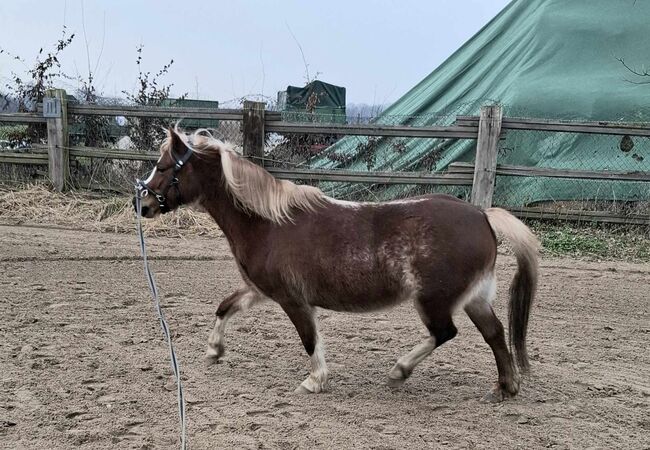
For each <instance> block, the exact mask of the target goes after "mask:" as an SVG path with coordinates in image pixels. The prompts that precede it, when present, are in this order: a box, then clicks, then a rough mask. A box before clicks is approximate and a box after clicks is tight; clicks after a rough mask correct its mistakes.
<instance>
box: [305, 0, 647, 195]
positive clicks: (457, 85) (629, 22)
mask: <svg viewBox="0 0 650 450" xmlns="http://www.w3.org/2000/svg"><path fill="white" fill-rule="evenodd" d="M434 45H435V43H434ZM618 59H623V60H624V61H625V62H626V63H627V64H628V65H629V66H632V67H636V68H639V69H641V67H642V65H644V64H645V66H646V67H647V66H648V65H650V1H648V0H637V1H634V0H515V1H513V2H511V3H510V4H509V5H508V6H507V7H506V8H505V9H504V10H503V11H502V12H501V13H499V14H498V15H497V16H496V17H495V18H494V19H493V20H491V21H490V22H489V23H488V24H487V25H486V26H485V27H483V28H482V29H481V30H480V31H479V32H478V33H477V34H476V35H475V36H474V37H472V38H471V39H470V40H469V41H468V42H467V43H465V44H464V45H463V46H462V47H461V48H460V49H458V50H457V51H456V52H455V53H454V54H453V55H452V56H450V57H449V58H448V59H447V60H446V61H445V62H444V63H443V64H441V65H440V66H439V67H438V68H437V69H436V70H434V71H433V72H432V73H431V74H430V75H429V76H427V77H426V78H425V79H424V80H422V81H421V82H420V83H419V84H417V85H416V86H415V87H414V88H413V89H411V90H410V91H409V92H407V93H406V94H405V95H404V96H403V97H402V98H400V99H399V100H398V101H397V102H395V103H394V104H393V105H391V106H390V107H389V108H388V109H387V110H385V111H384V112H383V114H382V115H381V116H379V117H378V118H377V119H376V120H375V122H376V123H380V124H382V123H383V124H410V123H413V124H418V125H435V124H449V123H451V122H453V119H454V117H455V116H456V115H458V114H478V111H479V108H480V106H481V105H482V104H493V103H499V104H501V105H503V108H504V115H506V116H510V117H539V118H549V119H568V120H610V121H634V122H648V121H650V84H645V85H643V84H635V83H638V82H641V81H646V82H648V81H650V77H648V78H641V77H636V76H635V75H634V74H632V73H631V72H630V71H628V70H627V69H626V68H625V67H624V66H623V64H621V62H620V61H619V60H618ZM405 70H408V68H405ZM441 116H442V117H441ZM441 143H442V141H438V140H431V139H405V140H402V141H401V142H400V145H399V146H396V145H395V139H394V138H392V139H382V140H380V141H379V142H376V143H374V144H373V145H374V148H375V152H376V157H375V165H374V166H372V167H370V168H371V169H372V170H421V169H422V167H423V160H425V161H427V160H428V161H430V160H431V154H432V152H437V153H438V154H437V155H436V156H435V158H434V159H435V160H437V163H436V165H435V170H438V171H439V170H444V169H445V168H446V167H447V166H448V164H450V163H451V162H454V161H472V160H473V158H474V149H475V142H474V141H457V142H448V141H447V142H446V144H445V145H444V146H443V148H442V149H437V148H438V147H439V146H440V145H441ZM632 144H633V146H632V148H630V147H629V142H627V144H626V143H624V142H622V140H621V137H620V136H619V137H617V138H616V137H610V136H598V137H594V136H587V135H575V134H566V133H542V132H524V131H515V132H508V133H507V134H506V139H505V140H504V141H502V142H501V152H500V153H501V154H500V156H499V162H500V163H503V164H519V165H526V166H539V167H553V168H572V169H582V170H603V169H604V170H606V169H611V170H640V171H650V143H649V142H648V139H645V138H644V139H641V138H638V139H637V138H633V139H632ZM396 148H397V149H399V151H396ZM436 149H437V150H436ZM330 150H331V152H332V153H334V154H335V156H334V157H323V158H321V159H319V160H318V161H315V165H316V166H317V167H331V168H335V167H337V168H349V169H355V170H366V169H367V168H368V165H367V158H355V157H354V155H355V153H356V152H358V150H359V138H355V137H347V138H345V139H343V140H341V141H339V142H338V143H337V144H336V145H335V146H334V147H333V148H331V149H330ZM350 157H352V158H351V159H350ZM427 158H428V159H427ZM341 161H343V162H341ZM333 188H334V187H333ZM349 189H351V187H350V186H344V185H338V186H337V187H336V188H334V193H335V194H339V195H345V193H346V192H349ZM395 194H396V190H395V189H387V190H385V191H383V194H381V195H384V196H394V195H395ZM589 196H591V197H597V198H600V199H617V200H619V199H623V200H637V199H646V200H647V199H649V197H650V188H649V187H648V186H647V183H646V184H643V183H630V182H589V184H588V185H587V184H584V183H582V184H580V183H579V182H575V181H572V180H558V179H543V180H539V179H525V178H514V177H511V178H506V177H500V178H499V179H498V180H497V192H496V199H495V201H496V202H497V203H500V204H507V205H518V204H524V203H532V202H535V201H542V200H575V199H585V198H587V197H589Z"/></svg>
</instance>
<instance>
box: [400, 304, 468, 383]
mask: <svg viewBox="0 0 650 450" xmlns="http://www.w3.org/2000/svg"><path fill="white" fill-rule="evenodd" d="M416 306H417V307H418V308H417V309H418V312H419V313H420V317H421V318H422V321H423V322H424V324H425V325H426V327H427V328H428V330H429V333H430V334H431V336H430V337H428V338H426V339H425V340H424V341H423V342H421V343H420V344H418V345H416V346H415V347H413V350H411V351H410V352H409V353H407V354H406V355H404V356H402V357H400V358H399V359H398V360H397V362H396V363H395V365H394V366H393V367H392V368H391V369H390V371H389V372H388V385H389V386H390V387H399V386H401V385H402V384H404V382H405V381H406V379H407V378H408V377H410V376H411V373H412V372H413V369H414V368H415V366H417V365H418V364H420V363H421V362H422V361H423V360H424V359H425V358H426V357H427V356H429V355H430V354H431V353H432V352H433V351H434V350H435V349H436V348H438V347H440V346H441V345H442V344H444V343H445V342H447V341H449V340H451V339H453V338H454V337H455V336H456V334H457V333H458V330H457V329H456V327H455V326H454V323H453V321H452V318H451V313H450V312H443V311H439V310H437V309H436V305H435V304H427V303H426V302H422V301H419V300H418V301H417V303H416Z"/></svg>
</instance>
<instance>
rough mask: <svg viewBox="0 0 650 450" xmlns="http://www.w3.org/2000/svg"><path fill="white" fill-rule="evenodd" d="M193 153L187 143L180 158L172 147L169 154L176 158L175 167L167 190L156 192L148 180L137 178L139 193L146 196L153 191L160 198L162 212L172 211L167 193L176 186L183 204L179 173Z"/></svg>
mask: <svg viewBox="0 0 650 450" xmlns="http://www.w3.org/2000/svg"><path fill="white" fill-rule="evenodd" d="M192 153H194V151H193V150H192V147H190V146H189V145H185V154H184V155H183V157H182V158H179V157H177V156H176V154H175V153H174V150H172V149H171V148H170V149H169V154H170V155H171V157H172V158H173V159H174V168H173V170H172V175H171V177H170V180H169V183H167V186H166V187H165V190H164V191H162V193H159V192H156V191H154V190H153V189H151V188H150V187H149V185H148V184H147V182H146V181H142V180H140V179H137V180H136V181H135V188H136V190H137V195H138V196H139V197H140V198H143V197H146V196H147V195H148V194H149V192H151V193H152V194H153V195H154V196H155V197H156V200H158V208H160V212H161V213H163V214H164V213H166V212H169V211H171V208H170V207H169V205H167V193H168V192H169V189H171V187H172V186H174V189H176V196H177V198H178V203H179V204H181V203H182V197H181V190H180V188H179V187H178V186H179V182H178V177H177V175H178V172H180V171H181V169H182V168H183V167H184V166H185V163H186V162H187V160H188V159H190V156H192ZM154 170H155V169H154Z"/></svg>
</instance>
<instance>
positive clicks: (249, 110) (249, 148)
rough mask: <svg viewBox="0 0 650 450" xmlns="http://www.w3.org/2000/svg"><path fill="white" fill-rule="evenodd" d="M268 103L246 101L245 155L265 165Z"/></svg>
mask: <svg viewBox="0 0 650 450" xmlns="http://www.w3.org/2000/svg"><path fill="white" fill-rule="evenodd" d="M265 108H266V103H263V102H252V101H248V100H246V101H244V118H243V119H244V120H243V125H242V126H243V134H244V156H245V157H248V158H250V159H251V161H253V162H254V163H255V164H259V165H260V166H262V165H264V160H263V158H264V111H265Z"/></svg>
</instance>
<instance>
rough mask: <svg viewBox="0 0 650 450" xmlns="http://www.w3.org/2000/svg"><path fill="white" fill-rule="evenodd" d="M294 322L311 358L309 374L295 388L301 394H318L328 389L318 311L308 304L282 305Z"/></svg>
mask: <svg viewBox="0 0 650 450" xmlns="http://www.w3.org/2000/svg"><path fill="white" fill-rule="evenodd" d="M282 308H283V309H284V311H285V312H286V313H287V315H288V316H289V319H291V322H293V324H294V326H295V327H296V330H297V331H298V335H299V336H300V340H301V341H302V344H303V345H304V347H305V350H306V351H307V354H308V355H309V357H310V360H311V370H310V373H309V376H308V377H307V378H306V379H305V381H303V382H302V383H301V384H300V386H298V387H297V388H296V390H295V392H296V393H299V394H318V393H319V392H323V391H325V390H326V389H327V375H328V373H327V365H326V364H325V351H324V349H323V341H322V339H321V337H320V335H319V333H318V327H317V324H316V314H315V313H316V311H315V309H314V308H313V307H311V306H308V305H282Z"/></svg>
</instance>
